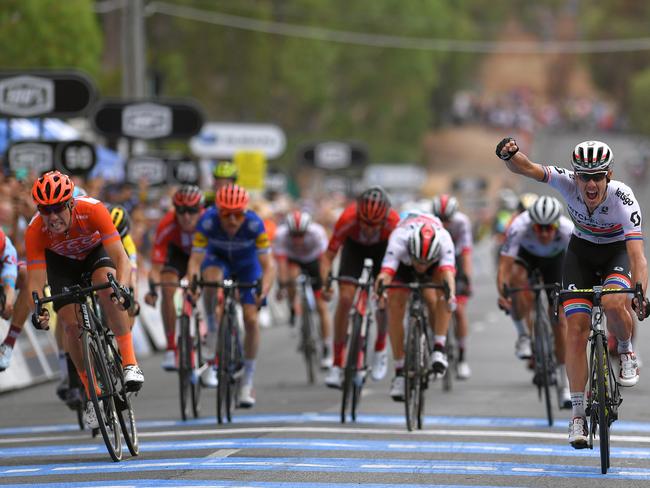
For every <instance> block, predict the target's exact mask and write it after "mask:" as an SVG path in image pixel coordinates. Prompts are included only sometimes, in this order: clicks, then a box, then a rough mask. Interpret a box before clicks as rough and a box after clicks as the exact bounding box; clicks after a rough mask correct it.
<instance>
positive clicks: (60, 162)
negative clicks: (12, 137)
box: [5, 140, 97, 176]
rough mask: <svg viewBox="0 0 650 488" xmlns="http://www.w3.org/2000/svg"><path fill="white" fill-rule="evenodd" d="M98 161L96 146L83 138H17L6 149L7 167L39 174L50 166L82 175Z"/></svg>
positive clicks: (49, 169) (67, 172)
mask: <svg viewBox="0 0 650 488" xmlns="http://www.w3.org/2000/svg"><path fill="white" fill-rule="evenodd" d="M96 163H97V154H96V151H95V146H93V145H92V144H89V143H88V142H85V141H41V140H35V141H19V142H14V143H13V144H11V145H10V146H9V148H8V149H7V154H6V157H5V164H6V167H7V168H8V169H9V170H10V171H11V172H13V173H14V174H15V173H16V172H19V173H20V172H27V173H31V174H36V175H40V174H42V173H45V172H46V171H51V170H52V169H58V170H59V171H62V172H64V173H66V174H70V175H77V176H85V175H87V174H88V173H89V172H90V171H91V170H92V169H93V168H94V167H95V164H96Z"/></svg>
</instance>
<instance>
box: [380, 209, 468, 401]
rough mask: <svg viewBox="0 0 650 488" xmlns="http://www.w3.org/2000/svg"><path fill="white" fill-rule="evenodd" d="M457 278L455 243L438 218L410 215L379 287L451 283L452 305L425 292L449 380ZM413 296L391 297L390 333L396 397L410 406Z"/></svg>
mask: <svg viewBox="0 0 650 488" xmlns="http://www.w3.org/2000/svg"><path fill="white" fill-rule="evenodd" d="M455 272H456V261H455V250H454V243H453V241H452V239H451V236H450V235H449V232H447V231H446V230H445V228H444V227H443V225H442V223H441V222H440V220H439V219H438V218H437V217H434V216H433V215H431V214H427V213H424V212H421V211H419V210H418V211H413V212H407V213H406V215H405V217H404V218H403V219H402V220H401V221H400V223H399V224H398V225H397V227H396V228H395V230H393V232H392V233H391V235H390V237H389V239H388V247H387V248H386V254H385V255H384V259H383V261H382V263H381V271H380V273H379V275H378V276H377V284H379V282H380V281H383V283H384V284H388V283H390V282H392V281H393V280H395V281H399V282H403V283H408V282H412V281H425V282H427V281H433V282H434V283H441V282H443V281H446V282H447V283H448V285H449V289H450V292H451V293H450V298H449V300H448V301H447V302H445V300H444V295H443V293H442V291H441V290H433V289H428V290H427V289H425V290H423V297H424V300H425V302H426V304H427V308H428V311H429V320H430V325H431V328H432V330H433V331H434V349H433V354H432V356H431V362H432V367H433V371H434V373H435V374H437V375H440V376H442V375H444V374H445V371H446V370H447V364H448V363H447V357H446V354H445V352H444V351H445V343H446V340H447V329H448V328H449V319H450V317H451V312H452V311H453V310H454V309H455V308H456V284H455V280H454V275H455ZM407 300H408V293H406V290H400V289H393V290H390V293H388V308H387V312H388V317H387V318H388V333H389V336H390V344H391V347H392V350H393V360H394V365H395V376H394V377H393V380H392V382H391V387H390V396H391V397H392V398H393V400H395V401H404V373H403V369H404V326H403V323H404V314H405V313H406V304H407Z"/></svg>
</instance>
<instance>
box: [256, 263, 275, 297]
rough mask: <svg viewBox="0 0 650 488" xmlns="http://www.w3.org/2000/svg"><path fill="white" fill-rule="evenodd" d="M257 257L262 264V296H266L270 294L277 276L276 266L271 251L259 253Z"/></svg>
mask: <svg viewBox="0 0 650 488" xmlns="http://www.w3.org/2000/svg"><path fill="white" fill-rule="evenodd" d="M257 258H258V259H259V260H260V264H261V265H262V296H263V297H265V296H266V295H268V294H269V290H270V289H271V285H272V284H273V279H274V278H275V266H273V260H272V259H271V255H270V253H262V254H258V255H257Z"/></svg>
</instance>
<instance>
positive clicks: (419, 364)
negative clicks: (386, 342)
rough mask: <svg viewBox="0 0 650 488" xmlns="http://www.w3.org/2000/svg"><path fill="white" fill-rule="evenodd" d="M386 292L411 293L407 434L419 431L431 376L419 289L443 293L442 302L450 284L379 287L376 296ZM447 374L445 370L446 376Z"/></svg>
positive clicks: (428, 337) (426, 324)
mask: <svg viewBox="0 0 650 488" xmlns="http://www.w3.org/2000/svg"><path fill="white" fill-rule="evenodd" d="M386 289H405V290H410V292H411V297H410V300H409V308H408V326H407V330H406V346H405V348H404V409H405V414H406V428H407V429H408V430H409V431H412V430H413V429H415V428H417V429H422V425H423V422H422V418H423V415H424V404H425V391H426V390H427V389H428V387H429V378H430V377H431V376H432V375H433V369H432V367H431V354H432V352H433V340H432V337H431V329H430V327H429V321H428V318H427V314H426V307H425V305H424V297H423V295H422V290H424V289H437V290H442V291H443V293H444V296H445V299H446V300H448V299H449V294H450V290H449V285H448V284H447V282H442V284H437V283H430V282H426V283H420V282H412V283H391V284H389V285H384V284H380V285H379V291H378V293H379V294H380V295H383V293H384V290H386ZM449 374H450V372H449V370H448V371H447V373H446V374H445V376H448V375H449Z"/></svg>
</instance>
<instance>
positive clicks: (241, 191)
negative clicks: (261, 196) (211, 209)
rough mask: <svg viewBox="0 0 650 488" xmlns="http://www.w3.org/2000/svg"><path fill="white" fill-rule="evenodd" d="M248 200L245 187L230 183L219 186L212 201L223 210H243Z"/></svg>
mask: <svg viewBox="0 0 650 488" xmlns="http://www.w3.org/2000/svg"><path fill="white" fill-rule="evenodd" d="M248 200H249V196H248V192H247V191H246V189H245V188H243V187H241V186H239V185H235V184H233V183H230V184H228V185H226V186H222V187H221V188H219V191H217V194H216V196H215V200H214V203H215V205H216V206H217V207H218V208H219V209H223V210H245V209H246V206H247V205H248Z"/></svg>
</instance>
